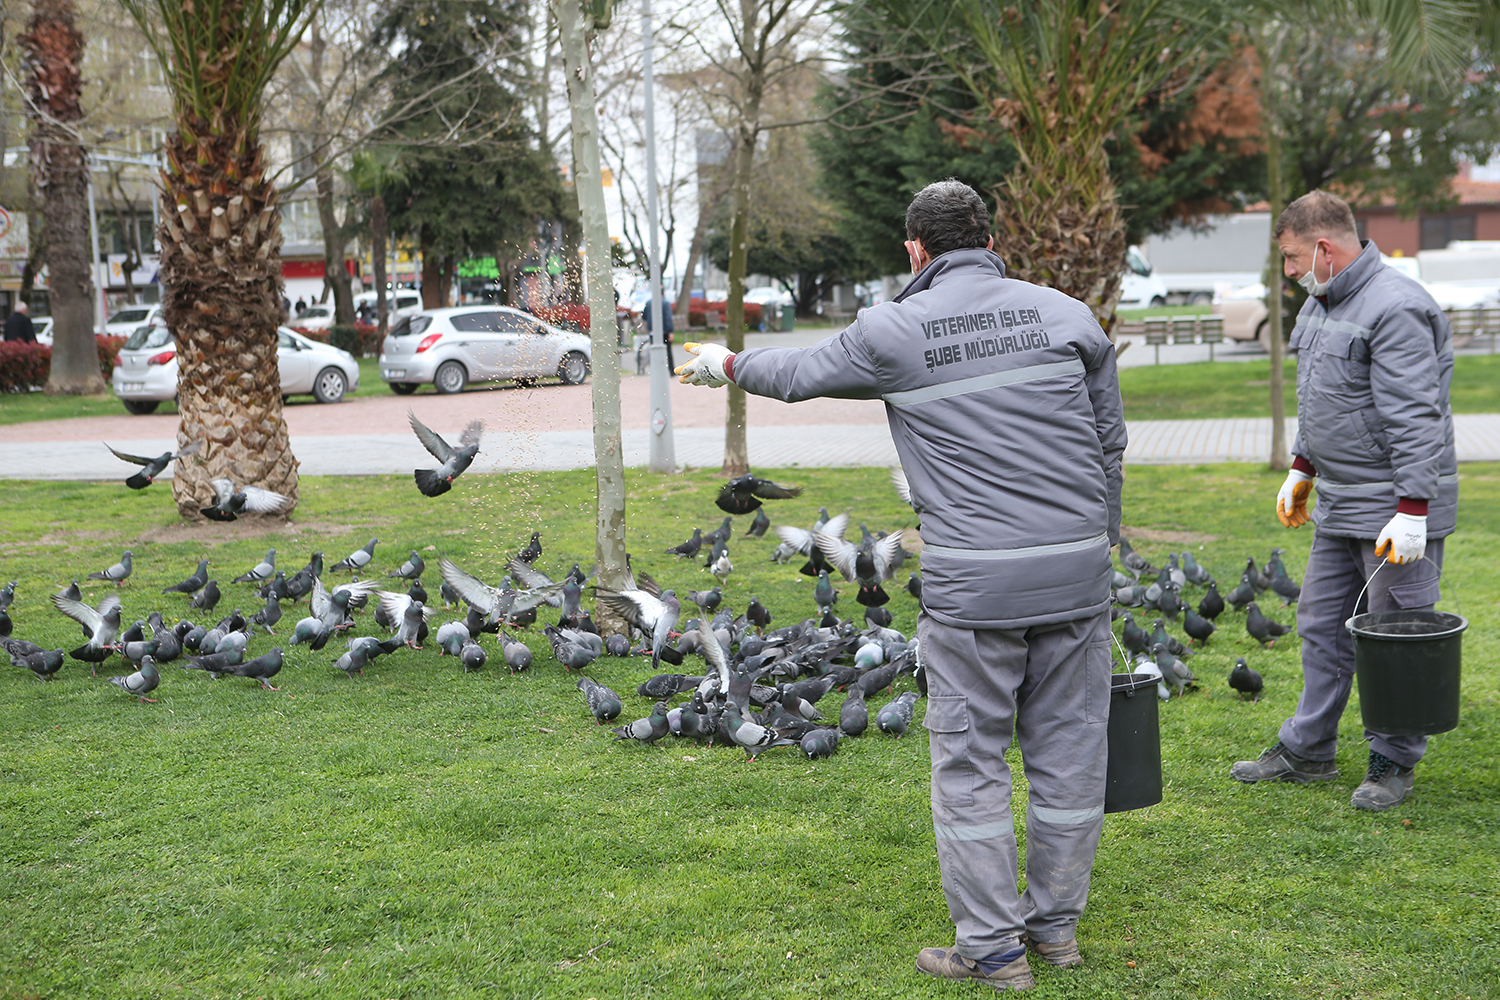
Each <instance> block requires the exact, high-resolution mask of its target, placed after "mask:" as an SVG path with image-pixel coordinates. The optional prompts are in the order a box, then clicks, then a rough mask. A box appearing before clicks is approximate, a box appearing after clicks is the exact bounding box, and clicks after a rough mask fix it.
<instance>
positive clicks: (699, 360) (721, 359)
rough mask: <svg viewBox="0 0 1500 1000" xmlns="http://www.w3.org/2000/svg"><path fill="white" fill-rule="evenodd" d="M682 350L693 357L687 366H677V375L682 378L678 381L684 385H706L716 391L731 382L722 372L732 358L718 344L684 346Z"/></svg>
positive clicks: (726, 374)
mask: <svg viewBox="0 0 1500 1000" xmlns="http://www.w3.org/2000/svg"><path fill="white" fill-rule="evenodd" d="M683 350H685V351H687V352H688V353H689V354H691V355H692V356H693V360H691V361H689V362H688V363H687V364H685V365H678V366H677V374H679V375H681V376H682V378H681V379H680V380H679V381H681V382H682V383H683V384H684V385H706V386H708V387H709V388H710V389H717V388H718V387H719V386H721V385H728V384H729V383H730V382H731V381H732V380H731V379H730V377H729V375H728V373H727V372H725V370H724V368H725V364H726V363H727V362H729V360H730V359H731V358H733V357H734V355H733V354H731V353H730V352H729V349H728V348H725V347H720V346H719V345H718V344H684V345H683Z"/></svg>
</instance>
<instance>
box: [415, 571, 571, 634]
mask: <svg viewBox="0 0 1500 1000" xmlns="http://www.w3.org/2000/svg"><path fill="white" fill-rule="evenodd" d="M438 572H439V573H441V574H442V576H443V582H444V583H446V584H447V585H448V586H449V587H450V588H451V589H452V590H453V592H454V593H455V594H457V595H458V596H459V597H461V598H463V600H464V602H465V603H467V604H468V605H469V606H470V607H471V608H473V609H474V610H476V611H478V612H479V613H480V614H481V615H483V616H484V617H483V619H482V621H483V623H484V624H485V625H494V624H495V623H496V622H498V621H500V619H502V618H505V617H513V616H516V615H520V614H522V613H523V612H526V611H531V610H533V609H535V608H536V606H537V605H539V604H543V603H546V602H547V601H548V600H550V599H552V598H554V597H556V596H557V595H558V594H559V593H560V592H561V590H562V588H563V583H566V582H567V581H563V583H552V584H548V585H546V586H543V587H531V588H528V589H526V590H519V591H518V590H512V589H510V588H509V587H506V588H504V589H501V588H499V587H491V586H490V585H489V584H487V583H485V582H484V581H483V580H480V579H478V578H476V577H473V576H470V575H469V574H468V573H465V572H464V571H463V570H461V569H459V568H458V566H456V565H455V564H454V563H453V562H452V560H449V559H447V558H443V559H439V560H438ZM469 631H470V632H471V633H473V632H474V631H475V630H474V629H472V628H471V629H470V630H469Z"/></svg>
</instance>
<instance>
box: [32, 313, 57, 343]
mask: <svg viewBox="0 0 1500 1000" xmlns="http://www.w3.org/2000/svg"><path fill="white" fill-rule="evenodd" d="M31 332H32V333H33V334H35V335H36V342H37V343H38V344H46V345H47V346H48V347H51V346H52V317H51V316H33V317H32V318H31Z"/></svg>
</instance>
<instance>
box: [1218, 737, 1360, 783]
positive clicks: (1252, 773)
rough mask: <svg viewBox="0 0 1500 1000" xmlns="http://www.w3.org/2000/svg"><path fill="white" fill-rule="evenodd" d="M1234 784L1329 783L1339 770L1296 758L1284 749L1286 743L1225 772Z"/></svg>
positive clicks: (1330, 763)
mask: <svg viewBox="0 0 1500 1000" xmlns="http://www.w3.org/2000/svg"><path fill="white" fill-rule="evenodd" d="M1229 776H1230V777H1231V778H1233V779H1234V780H1235V781H1243V782H1244V783H1245V784H1247V785H1253V784H1255V783H1256V782H1257V781H1296V782H1308V781H1332V780H1333V779H1334V778H1337V777H1338V776H1339V769H1338V767H1337V766H1335V764H1334V762H1333V761H1331V760H1308V759H1307V758H1305V757H1298V756H1297V755H1296V754H1294V753H1292V752H1291V751H1290V750H1288V749H1287V747H1286V744H1285V743H1282V742H1280V741H1277V743H1276V745H1275V746H1274V747H1272V748H1271V749H1269V750H1267V751H1266V752H1265V753H1263V754H1261V755H1260V759H1259V760H1242V761H1240V762H1239V763H1238V764H1235V765H1234V767H1231V768H1230V769H1229Z"/></svg>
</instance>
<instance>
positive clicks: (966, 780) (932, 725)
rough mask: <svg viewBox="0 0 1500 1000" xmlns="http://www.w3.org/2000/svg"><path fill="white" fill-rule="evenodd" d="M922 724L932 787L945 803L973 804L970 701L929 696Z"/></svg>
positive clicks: (956, 805) (956, 696)
mask: <svg viewBox="0 0 1500 1000" xmlns="http://www.w3.org/2000/svg"><path fill="white" fill-rule="evenodd" d="M922 725H923V726H924V727H926V729H927V732H928V733H929V734H931V740H930V742H931V744H932V786H933V794H934V796H935V797H936V798H937V799H938V800H939V801H940V802H942V803H943V804H944V805H947V806H949V807H950V808H954V809H964V808H967V807H969V806H972V805H973V804H974V764H973V762H972V761H971V760H970V759H969V702H968V699H967V698H965V697H964V696H963V695H960V694H945V695H929V696H928V698H927V711H926V713H925V714H924V715H923V717H922Z"/></svg>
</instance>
